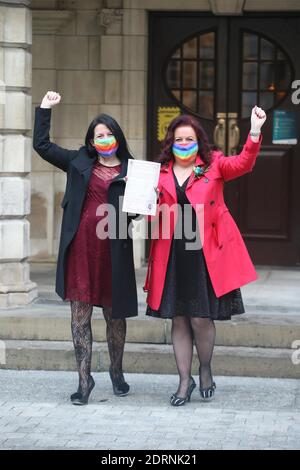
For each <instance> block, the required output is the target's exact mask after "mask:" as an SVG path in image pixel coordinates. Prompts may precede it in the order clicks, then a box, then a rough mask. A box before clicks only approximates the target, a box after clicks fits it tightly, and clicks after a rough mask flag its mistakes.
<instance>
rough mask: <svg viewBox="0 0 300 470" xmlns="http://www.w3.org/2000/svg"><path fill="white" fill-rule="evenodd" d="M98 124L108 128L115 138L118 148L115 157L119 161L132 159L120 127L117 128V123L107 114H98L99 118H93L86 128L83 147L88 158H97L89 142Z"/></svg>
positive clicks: (92, 138)
mask: <svg viewBox="0 0 300 470" xmlns="http://www.w3.org/2000/svg"><path fill="white" fill-rule="evenodd" d="M98 124H104V125H105V126H106V127H108V129H109V130H111V132H112V133H113V135H114V136H115V138H116V140H117V142H118V144H119V148H118V150H117V154H116V155H117V157H118V158H119V159H120V160H128V159H129V158H133V156H132V154H131V152H130V150H129V148H128V144H127V141H126V139H125V136H124V134H123V131H122V129H121V127H120V126H119V124H118V123H117V121H116V120H115V119H114V118H112V117H111V116H109V115H108V114H99V116H97V117H95V119H93V120H92V122H91V124H90V125H89V127H88V130H87V133H86V136H85V145H86V147H87V149H88V154H89V155H90V157H96V156H97V152H96V150H95V148H94V147H93V146H92V144H91V140H94V130H95V127H96V126H97V125H98Z"/></svg>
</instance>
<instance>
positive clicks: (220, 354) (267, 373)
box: [0, 340, 300, 378]
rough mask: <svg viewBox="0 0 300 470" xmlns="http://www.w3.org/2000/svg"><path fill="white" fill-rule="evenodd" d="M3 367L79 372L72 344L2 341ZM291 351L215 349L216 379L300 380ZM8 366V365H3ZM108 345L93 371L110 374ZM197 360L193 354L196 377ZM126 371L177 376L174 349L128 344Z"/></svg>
mask: <svg viewBox="0 0 300 470" xmlns="http://www.w3.org/2000/svg"><path fill="white" fill-rule="evenodd" d="M0 346H1V347H2V352H1V360H0V363H1V364H0V367H1V368H4V369H25V370H76V366H75V359H74V351H73V344H72V342H71V341H21V340H18V341H17V340H6V341H1V343H0ZM295 352H297V351H293V350H291V349H283V348H282V349H274V348H248V347H236V346H235V347H230V346H226V347H225V346H216V347H215V351H214V356H213V363H212V367H213V372H214V374H215V375H237V376H252V377H278V378H299V375H300V365H296V364H293V362H292V354H293V353H295ZM4 362H5V363H4ZM108 367H109V356H108V351H107V345H106V343H99V342H98V343H94V346H93V361H92V368H93V370H94V371H107V370H108ZM197 367H198V360H197V357H196V354H195V353H194V358H193V374H197ZM124 370H125V371H127V372H136V373H153V374H159V373H161V374H171V373H172V374H174V373H176V372H177V370H176V364H175V360H174V355H173V348H172V346H171V345H168V344H161V345H159V344H151V345H149V344H140V343H135V344H134V343H127V344H126V348H125V355H124Z"/></svg>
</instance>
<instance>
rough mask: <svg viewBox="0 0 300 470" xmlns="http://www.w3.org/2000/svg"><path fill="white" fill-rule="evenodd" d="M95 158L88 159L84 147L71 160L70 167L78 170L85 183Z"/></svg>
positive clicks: (87, 180)
mask: <svg viewBox="0 0 300 470" xmlns="http://www.w3.org/2000/svg"><path fill="white" fill-rule="evenodd" d="M96 160H97V157H90V156H89V154H88V153H87V150H86V147H81V148H80V149H79V152H78V156H77V157H76V158H74V160H72V162H71V163H72V165H73V166H75V168H76V169H77V170H78V172H79V173H80V174H81V175H82V176H83V178H84V181H85V183H86V184H87V183H88V182H89V179H90V176H91V171H92V168H93V165H94V163H95V162H96Z"/></svg>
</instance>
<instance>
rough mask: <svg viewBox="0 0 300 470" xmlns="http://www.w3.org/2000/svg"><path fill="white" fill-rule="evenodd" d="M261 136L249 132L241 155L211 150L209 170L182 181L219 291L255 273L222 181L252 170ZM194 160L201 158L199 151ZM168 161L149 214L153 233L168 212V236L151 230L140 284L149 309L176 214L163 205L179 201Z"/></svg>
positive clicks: (161, 279) (159, 288) (160, 283)
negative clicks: (155, 206) (256, 137)
mask: <svg viewBox="0 0 300 470" xmlns="http://www.w3.org/2000/svg"><path fill="white" fill-rule="evenodd" d="M261 140H262V137H260V141H259V142H258V143H255V142H253V141H252V139H251V137H250V135H249V136H248V138H247V141H246V144H245V145H244V147H243V150H242V151H241V153H240V154H239V155H234V156H230V157H225V156H224V155H223V154H222V152H220V151H214V152H213V153H212V160H211V164H210V167H209V169H208V171H207V172H206V173H205V174H204V176H201V177H200V178H198V179H197V178H195V176H194V173H192V175H191V176H190V179H189V182H188V184H187V187H186V196H187V198H188V200H189V201H190V203H191V205H192V206H193V208H194V209H195V211H196V215H197V220H198V226H199V227H200V233H201V240H202V244H203V254H204V257H205V261H206V264H207V269H208V272H209V275H210V279H211V282H212V286H213V288H214V291H215V294H216V296H217V297H220V296H222V295H224V294H226V293H227V292H230V291H232V290H233V289H236V288H238V287H240V286H242V285H244V284H247V283H248V282H251V281H255V280H256V279H257V274H256V271H255V269H254V266H253V264H252V261H251V259H250V256H249V254H248V251H247V248H246V246H245V243H244V241H243V239H242V236H241V234H240V231H239V229H238V228H237V226H236V224H235V222H234V220H233V218H232V216H231V214H230V212H229V209H228V208H227V207H226V205H225V202H224V197H223V187H224V182H225V181H229V180H231V179H234V178H237V177H239V176H242V175H244V174H245V173H248V172H250V171H251V170H252V168H253V166H254V164H255V160H256V157H257V155H258V153H259V149H260V145H261ZM196 164H197V165H201V164H202V165H203V164H204V162H203V161H202V160H201V158H200V156H199V155H197V158H196ZM172 166H173V161H170V162H169V164H168V166H166V165H163V166H162V169H161V172H160V178H159V183H158V188H159V190H160V196H159V202H158V211H157V215H156V216H155V217H154V218H152V219H153V220H154V221H155V224H156V234H158V233H161V232H157V230H158V229H160V230H162V224H163V223H164V224H165V223H166V218H167V219H168V220H167V223H168V225H169V227H170V231H169V234H168V237H167V238H166V237H165V236H164V237H161V235H160V237H158V238H156V239H155V235H154V238H153V236H152V240H151V246H150V254H149V264H148V271H147V277H146V281H145V285H144V290H145V291H147V292H148V295H147V303H148V305H149V306H150V307H151V308H152V309H153V310H158V308H159V306H160V302H161V297H162V293H163V288H164V283H165V277H166V272H167V265H168V259H169V253H170V247H171V242H172V237H173V233H174V227H175V224H176V219H177V216H176V210H175V213H174V214H175V215H174V216H168V215H167V212H168V210H167V209H168V208H170V207H171V206H173V205H174V204H176V202H177V197H176V188H175V182H174V177H173V174H172ZM159 210H161V211H162V216H160V217H158V214H159ZM164 214H165V216H164ZM203 215H204V218H203ZM162 221H164V222H162ZM203 234H204V238H203Z"/></svg>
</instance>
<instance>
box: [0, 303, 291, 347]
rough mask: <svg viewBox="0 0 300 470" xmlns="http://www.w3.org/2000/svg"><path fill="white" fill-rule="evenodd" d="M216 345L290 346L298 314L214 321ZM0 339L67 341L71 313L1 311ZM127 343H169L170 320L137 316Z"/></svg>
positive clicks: (100, 335) (97, 320)
mask: <svg viewBox="0 0 300 470" xmlns="http://www.w3.org/2000/svg"><path fill="white" fill-rule="evenodd" d="M100 312H101V310H100V309H98V311H96V312H95V313H94V314H93V335H94V339H95V341H100V342H101V341H105V340H106V337H105V329H106V327H105V321H104V319H103V316H102V314H101V313H100ZM216 330H217V337H216V344H217V345H219V346H242V347H262V348H287V349H288V348H291V347H292V343H293V342H294V341H295V340H299V339H300V315H298V316H296V315H287V314H285V315H270V314H267V315H262V314H259V315H257V314H244V315H239V316H238V317H232V320H231V321H225V322H224V321H223V322H222V321H218V322H216ZM0 339H2V340H4V339H10V340H41V341H70V340H71V329H70V312H69V308H67V307H58V306H57V305H53V307H51V305H50V304H47V305H44V306H43V305H36V306H34V307H32V308H31V310H30V311H28V312H27V313H26V314H25V313H24V310H23V309H19V310H18V309H14V310H11V311H9V310H2V311H1V312H0ZM126 341H127V342H128V343H151V344H152V343H154V344H171V321H170V320H160V319H154V318H149V317H146V316H145V315H140V316H138V317H135V318H131V319H129V320H128V327H127V339H126Z"/></svg>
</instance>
